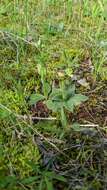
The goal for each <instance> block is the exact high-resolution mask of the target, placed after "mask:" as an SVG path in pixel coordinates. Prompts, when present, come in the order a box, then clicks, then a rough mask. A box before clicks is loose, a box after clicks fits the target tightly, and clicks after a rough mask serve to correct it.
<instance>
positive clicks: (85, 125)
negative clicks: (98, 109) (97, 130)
mask: <svg viewBox="0 0 107 190" xmlns="http://www.w3.org/2000/svg"><path fill="white" fill-rule="evenodd" d="M79 126H80V127H99V125H98V124H81V125H79Z"/></svg>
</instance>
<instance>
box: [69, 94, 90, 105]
mask: <svg viewBox="0 0 107 190" xmlns="http://www.w3.org/2000/svg"><path fill="white" fill-rule="evenodd" d="M86 100H88V97H87V96H84V95H82V94H75V95H74V96H73V97H71V98H70V99H69V100H68V102H67V104H68V105H69V104H70V105H74V106H77V105H79V104H81V103H82V102H85V101H86Z"/></svg>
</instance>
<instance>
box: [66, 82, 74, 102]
mask: <svg viewBox="0 0 107 190" xmlns="http://www.w3.org/2000/svg"><path fill="white" fill-rule="evenodd" d="M64 92H65V98H66V101H67V100H68V99H69V98H70V97H71V96H74V95H75V84H74V85H72V86H69V87H68V88H67V89H66V88H65V90H64Z"/></svg>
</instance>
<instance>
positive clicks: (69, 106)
mask: <svg viewBox="0 0 107 190" xmlns="http://www.w3.org/2000/svg"><path fill="white" fill-rule="evenodd" d="M64 107H65V109H66V110H68V111H70V112H72V113H73V111H74V104H73V103H72V102H69V101H67V102H65V103H64Z"/></svg>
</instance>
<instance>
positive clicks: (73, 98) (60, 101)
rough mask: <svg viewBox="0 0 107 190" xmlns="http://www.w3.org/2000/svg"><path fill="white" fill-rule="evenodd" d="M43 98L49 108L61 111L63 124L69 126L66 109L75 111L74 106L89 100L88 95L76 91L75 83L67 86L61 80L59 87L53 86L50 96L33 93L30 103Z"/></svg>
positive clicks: (57, 111)
mask: <svg viewBox="0 0 107 190" xmlns="http://www.w3.org/2000/svg"><path fill="white" fill-rule="evenodd" d="M40 100H43V101H44V103H45V104H46V105H47V107H48V109H50V110H52V111H53V112H54V113H59V115H60V120H61V123H62V125H63V126H64V127H65V126H67V117H66V110H67V111H69V112H72V113H73V112H74V108H75V107H76V106H78V105H80V104H81V103H82V102H84V101H86V100H88V97H87V96H85V95H82V94H76V93H75V85H72V86H71V85H70V86H65V85H64V82H63V81H62V82H61V85H60V87H59V88H53V89H52V92H51V94H50V95H49V98H48V99H46V97H45V96H43V95H41V94H33V95H31V97H30V104H34V103H37V102H38V101H40Z"/></svg>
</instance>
